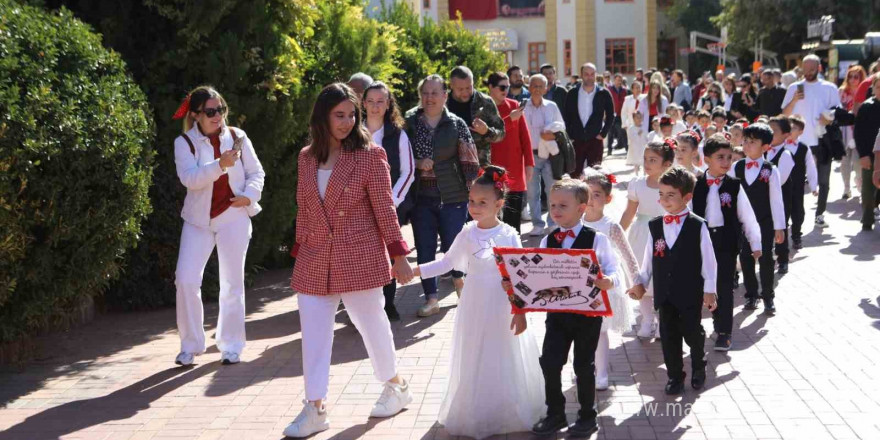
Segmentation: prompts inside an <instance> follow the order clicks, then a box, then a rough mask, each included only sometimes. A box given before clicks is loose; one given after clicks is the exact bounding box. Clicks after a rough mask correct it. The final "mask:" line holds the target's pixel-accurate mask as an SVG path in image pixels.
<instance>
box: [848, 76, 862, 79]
mask: <svg viewBox="0 0 880 440" xmlns="http://www.w3.org/2000/svg"><path fill="white" fill-rule="evenodd" d="M847 78H849V79H860V78H861V77H860V76H859V75H850V76H848V77H847Z"/></svg>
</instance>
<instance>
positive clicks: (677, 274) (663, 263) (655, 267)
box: [628, 165, 718, 395]
mask: <svg viewBox="0 0 880 440" xmlns="http://www.w3.org/2000/svg"><path fill="white" fill-rule="evenodd" d="M694 183H695V179H694V176H693V174H691V173H689V172H688V171H687V170H685V169H684V168H682V167H680V166H678V165H674V166H673V167H672V168H670V169H668V170H666V172H664V173H663V175H662V176H660V205H662V206H663V209H664V210H665V211H666V215H663V216H659V217H656V218H654V219H653V220H651V221H650V222H649V223H648V225H649V228H650V231H651V242H652V243H653V245H652V246H648V247H646V248H645V255H644V258H643V260H642V271H641V272H640V274H639V280H638V282H639V284H636V285H635V286H633V287H632V288H631V289H630V290H629V292H628V293H629V295H630V297H632V298H634V299H640V298H641V297H642V296H644V294H645V287H644V286H645V285H646V284H647V283H648V282H651V283H653V287H654V308H655V309H657V311H658V312H659V315H660V342H661V345H662V347H663V362H664V363H665V364H666V370H667V375H668V377H669V381H668V382H667V383H666V394H668V395H674V394H680V393H681V392H682V391H683V390H684V379H685V376H686V374H685V372H684V365H683V363H684V362H683V359H682V339H684V341H685V342H686V343H687V345H688V347H690V349H691V369H692V370H691V372H692V375H691V386H692V387H693V388H694V389H695V390H698V389H700V388H702V387H703V385H705V383H706V352H705V350H704V348H703V347H704V345H705V342H706V332H705V331H704V330H703V326H702V325H701V324H700V316H701V313H702V307H703V306H706V308H708V309H709V310H710V311H713V312H714V311H715V309H716V308H717V296H716V294H715V292H716V290H715V285H716V278H717V270H718V269H717V266H716V261H715V251H714V249H713V248H712V239H711V238H710V237H709V229H708V228H707V227H706V221H705V220H703V219H702V218H700V217H698V216H696V215H694V214H693V213H691V212H690V211H689V210H688V207H687V206H688V202H690V201H691V199H692V198H693V191H694ZM697 268H700V269H699V270H697Z"/></svg>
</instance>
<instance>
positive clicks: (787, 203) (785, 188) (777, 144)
mask: <svg viewBox="0 0 880 440" xmlns="http://www.w3.org/2000/svg"><path fill="white" fill-rule="evenodd" d="M768 125H770V129H771V130H773V140H772V141H770V149H769V150H767V152H766V153H764V157H765V158H766V159H767V160H769V161H770V162H772V163H773V165H774V166H775V167H776V168H777V169H779V182H780V183H781V184H782V206H783V209H784V210H785V231H784V232H783V235H784V237H783V238H782V243H777V244H776V264H777V265H778V267H779V274H780V275H782V274H786V273H788V260H789V258H788V257H789V249H788V220H789V219H790V218H791V196H792V180H791V174H792V171H793V170H794V167H795V163H794V158H793V157H792V155H791V153H790V152H789V151H788V149H786V148H785V141H787V140H788V136H789V135H791V123H790V122H789V121H788V118H787V117H785V116H774V117H772V118H770V122H769V123H768Z"/></svg>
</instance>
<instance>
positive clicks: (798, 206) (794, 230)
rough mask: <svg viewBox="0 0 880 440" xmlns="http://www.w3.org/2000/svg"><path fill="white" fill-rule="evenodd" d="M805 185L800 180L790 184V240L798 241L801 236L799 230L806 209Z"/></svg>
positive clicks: (802, 223)
mask: <svg viewBox="0 0 880 440" xmlns="http://www.w3.org/2000/svg"><path fill="white" fill-rule="evenodd" d="M805 188H806V184H805V183H804V182H801V181H800V179H798V180H794V181H792V182H791V216H790V217H791V238H792V239H794V240H800V238H801V237H802V236H803V234H802V233H801V228H802V227H803V225H804V217H806V209H805V208H804V189H805Z"/></svg>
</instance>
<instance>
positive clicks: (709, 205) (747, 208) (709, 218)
mask: <svg viewBox="0 0 880 440" xmlns="http://www.w3.org/2000/svg"><path fill="white" fill-rule="evenodd" d="M724 178H725V176H721V179H722V180H723V179H724ZM714 179H715V177H714V176H712V174H711V173H709V172H708V171H706V180H714ZM720 189H721V185H709V194H708V195H707V196H706V223H707V224H708V225H709V227H710V228H719V227H721V226H724V214H722V213H721V196H719V194H718V191H719V190H720ZM736 216H737V218H739V222H740V223H741V224H742V227H743V230H744V231H745V234H746V239H747V240H748V241H749V244H751V245H752V249H761V226H760V225H758V219H757V218H756V217H755V210H754V209H752V204H751V202H749V195H748V194H746V190H745V188H742V186H740V190H739V195H737V196H736Z"/></svg>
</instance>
